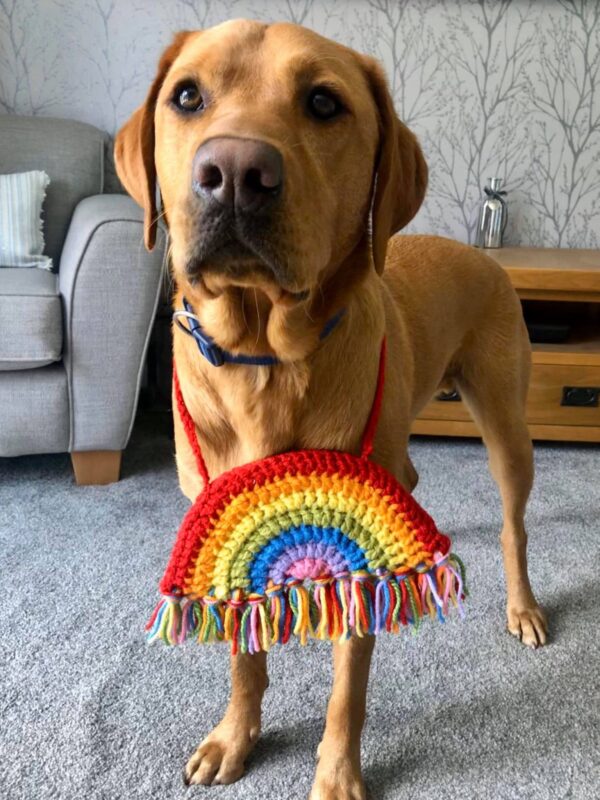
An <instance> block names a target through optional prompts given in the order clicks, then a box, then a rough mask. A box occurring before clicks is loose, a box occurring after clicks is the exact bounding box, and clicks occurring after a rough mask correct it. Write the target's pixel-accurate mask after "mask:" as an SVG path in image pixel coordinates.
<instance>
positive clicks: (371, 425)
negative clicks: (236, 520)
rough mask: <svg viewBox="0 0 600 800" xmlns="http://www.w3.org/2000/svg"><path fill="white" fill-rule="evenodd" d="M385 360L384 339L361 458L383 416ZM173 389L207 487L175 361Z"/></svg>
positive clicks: (367, 451) (369, 450) (367, 453)
mask: <svg viewBox="0 0 600 800" xmlns="http://www.w3.org/2000/svg"><path fill="white" fill-rule="evenodd" d="M385 359H386V341H385V337H384V338H383V341H382V342H381V350H380V351H379V371H378V373H377V386H376V388H375V396H374V398H373V405H372V406H371V411H370V413H369V419H368V420H367V424H366V426H365V430H364V432H363V435H362V439H361V443H360V455H361V458H369V456H370V455H371V453H372V452H373V439H374V438H375V432H376V431H377V423H378V422H379V416H380V414H381V403H382V400H383V387H384V384H385ZM173 388H174V390H175V402H176V403H177V410H178V411H179V417H180V419H181V422H182V424H183V427H184V430H185V432H186V435H187V438H188V441H189V443H190V446H191V448H192V450H193V452H194V456H195V458H196V465H197V467H198V472H199V473H200V477H201V478H202V480H203V481H204V484H205V485H206V484H207V483H209V482H210V478H209V475H208V470H207V468H206V463H205V461H204V456H203V455H202V450H201V448H200V443H199V441H198V436H197V433H196V425H195V423H194V420H193V419H192V417H191V415H190V412H189V411H188V409H187V406H186V404H185V400H184V399H183V394H182V392H181V386H180V384H179V378H178V376H177V368H176V366H175V361H173Z"/></svg>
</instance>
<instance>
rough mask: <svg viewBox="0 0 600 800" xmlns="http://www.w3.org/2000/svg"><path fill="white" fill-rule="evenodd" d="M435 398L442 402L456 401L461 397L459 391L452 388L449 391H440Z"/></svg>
mask: <svg viewBox="0 0 600 800" xmlns="http://www.w3.org/2000/svg"><path fill="white" fill-rule="evenodd" d="M435 399H436V400H440V401H442V402H444V403H458V402H459V401H460V399H461V397H460V393H459V392H458V391H457V390H456V389H453V390H452V391H451V392H440V393H439V394H438V395H437V396H436V398H435Z"/></svg>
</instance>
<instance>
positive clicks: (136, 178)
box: [115, 31, 191, 250]
mask: <svg viewBox="0 0 600 800" xmlns="http://www.w3.org/2000/svg"><path fill="white" fill-rule="evenodd" d="M190 33H191V32H190V31H180V32H179V33H177V34H175V37H174V39H173V41H172V42H171V44H170V45H169V47H167V49H166V50H165V51H164V52H163V54H162V56H161V58H160V61H159V64H158V71H157V73H156V77H155V78H154V80H153V82H152V86H151V87H150V91H149V92H148V95H147V97H146V100H145V102H144V103H143V105H141V106H140V107H139V108H138V109H136V111H134V112H133V114H132V115H131V117H130V118H129V120H128V121H127V122H126V123H125V125H123V127H122V128H121V130H120V131H119V132H118V133H117V136H116V139H115V164H116V167H117V175H118V176H119V179H120V181H121V183H122V184H123V186H124V187H125V188H126V189H127V191H128V192H129V194H130V195H131V196H132V197H133V199H134V200H135V201H136V203H138V204H139V205H140V206H141V207H142V208H143V209H144V243H145V245H146V247H147V248H148V250H152V248H153V247H154V243H155V241H156V226H157V223H158V220H157V214H156V166H155V163H154V110H155V107H156V99H157V97H158V93H159V92H160V89H161V86H162V84H163V81H164V79H165V76H166V75H167V73H168V71H169V70H170V69H171V65H172V64H173V62H174V61H175V59H176V58H177V56H178V55H179V52H180V51H181V48H182V47H183V44H184V42H185V40H186V39H187V38H188V36H189V35H190Z"/></svg>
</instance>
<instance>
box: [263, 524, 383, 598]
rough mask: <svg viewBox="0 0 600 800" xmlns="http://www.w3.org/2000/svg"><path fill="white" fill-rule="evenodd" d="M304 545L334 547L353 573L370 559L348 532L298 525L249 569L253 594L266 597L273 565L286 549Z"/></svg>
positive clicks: (276, 539)
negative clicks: (347, 534)
mask: <svg viewBox="0 0 600 800" xmlns="http://www.w3.org/2000/svg"><path fill="white" fill-rule="evenodd" d="M305 544H323V545H325V546H326V547H329V546H333V547H335V548H336V550H337V551H338V552H339V553H340V555H342V556H343V557H344V559H345V560H346V563H347V564H348V566H349V570H350V571H351V572H354V571H355V570H362V569H366V568H367V559H366V557H365V554H364V552H363V550H362V548H360V547H359V546H358V545H357V544H356V542H354V541H352V539H350V538H349V537H348V536H346V534H345V533H342V531H341V530H340V529H339V528H319V527H317V526H316V525H298V526H295V527H293V528H289V529H288V530H285V531H282V532H281V533H280V534H278V535H277V536H275V537H274V538H273V539H271V540H270V541H269V542H268V543H267V544H265V545H264V546H263V547H262V548H261V549H260V550H259V551H258V553H257V554H256V555H255V556H254V558H253V559H252V561H251V562H250V567H249V570H248V572H249V578H250V585H251V587H252V591H253V592H255V593H256V594H264V592H265V589H266V587H267V583H268V580H269V570H270V568H271V566H272V565H273V564H274V563H275V562H276V561H277V559H278V558H279V557H280V556H282V555H283V554H284V553H285V552H286V551H287V550H290V549H291V548H292V547H297V546H298V545H305Z"/></svg>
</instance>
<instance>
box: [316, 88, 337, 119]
mask: <svg viewBox="0 0 600 800" xmlns="http://www.w3.org/2000/svg"><path fill="white" fill-rule="evenodd" d="M308 110H309V111H310V113H311V114H312V116H313V117H316V118H317V119H324V120H327V119H332V118H333V117H336V116H337V115H338V114H339V113H340V112H341V111H342V110H343V106H342V104H341V103H340V101H339V100H338V99H337V97H335V96H334V95H333V94H331V92H329V91H328V90H327V89H323V88H319V87H317V88H316V89H313V90H312V92H311V94H310V97H309V98H308Z"/></svg>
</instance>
